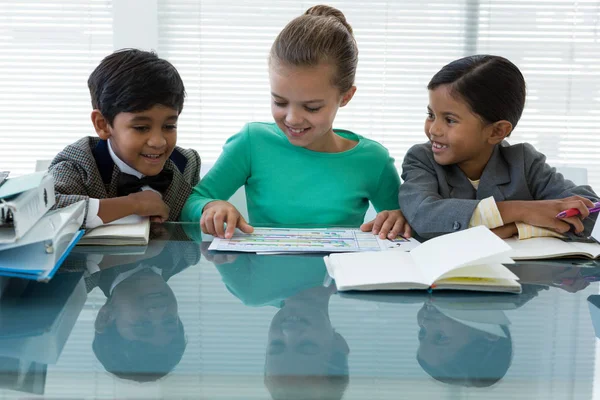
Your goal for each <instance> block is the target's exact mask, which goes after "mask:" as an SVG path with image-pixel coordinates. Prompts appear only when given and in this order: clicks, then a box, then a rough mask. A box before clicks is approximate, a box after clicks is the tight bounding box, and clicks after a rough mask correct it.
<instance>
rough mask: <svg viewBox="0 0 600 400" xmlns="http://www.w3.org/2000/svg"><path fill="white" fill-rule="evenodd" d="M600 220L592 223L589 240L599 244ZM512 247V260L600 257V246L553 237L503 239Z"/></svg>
mask: <svg viewBox="0 0 600 400" xmlns="http://www.w3.org/2000/svg"><path fill="white" fill-rule="evenodd" d="M598 221H600V218H598V219H597V220H596V222H595V223H594V229H593V230H592V234H591V238H592V239H593V240H596V242H600V222H598ZM505 242H506V243H508V244H509V245H510V247H512V252H511V253H510V257H511V258H512V259H513V260H543V259H546V258H561V257H584V258H590V259H596V258H599V257H600V244H598V243H587V242H568V241H564V240H562V239H558V238H553V237H536V238H531V239H524V240H518V239H517V238H516V237H512V238H509V239H505Z"/></svg>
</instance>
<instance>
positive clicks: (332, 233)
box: [208, 228, 419, 254]
mask: <svg viewBox="0 0 600 400" xmlns="http://www.w3.org/2000/svg"><path fill="white" fill-rule="evenodd" d="M418 245H419V242H418V241H416V240H415V239H405V238H403V237H401V236H399V237H397V238H396V239H394V240H387V239H380V238H379V237H378V236H377V235H373V234H372V233H371V232H362V231H360V230H358V229H345V228H323V229H321V228H319V229H295V228H294V229H291V228H290V229H288V228H255V229H254V232H253V233H250V234H246V233H242V232H240V231H238V230H236V232H235V234H234V235H233V237H232V238H231V239H220V238H215V239H214V240H213V241H212V243H211V244H210V247H209V248H208V249H209V250H217V251H238V252H247V253H262V254H264V253H269V254H274V253H334V252H358V251H381V250H388V249H400V250H404V251H409V250H410V249H412V248H414V247H416V246H418Z"/></svg>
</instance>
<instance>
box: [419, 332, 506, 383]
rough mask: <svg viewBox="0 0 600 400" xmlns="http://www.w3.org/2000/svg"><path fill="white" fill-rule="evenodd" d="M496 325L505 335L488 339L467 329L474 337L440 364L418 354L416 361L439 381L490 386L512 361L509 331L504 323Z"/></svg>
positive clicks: (504, 373) (501, 376)
mask: <svg viewBox="0 0 600 400" xmlns="http://www.w3.org/2000/svg"><path fill="white" fill-rule="evenodd" d="M500 327H501V329H502V331H503V332H504V333H505V335H506V337H501V338H498V340H496V341H489V340H487V339H485V338H484V334H482V333H480V332H479V331H477V330H475V329H473V328H469V329H470V330H471V331H472V332H473V334H474V335H476V339H475V340H473V341H471V342H470V343H469V344H467V345H466V347H464V348H463V349H461V350H460V351H458V353H457V354H456V355H455V356H454V357H453V358H452V359H450V360H448V361H447V362H446V363H444V364H442V365H437V366H432V365H430V364H428V363H427V362H425V360H423V359H422V358H421V357H420V356H419V354H418V353H417V361H418V362H419V365H421V368H423V370H424V371H425V372H427V373H428V374H429V375H430V376H431V377H432V378H434V379H436V380H438V381H440V382H443V383H447V384H451V385H458V386H467V387H487V386H491V385H493V384H495V383H496V382H498V381H500V380H501V379H502V378H503V377H504V375H506V372H507V371H508V368H509V367H510V364H511V361H512V353H513V352H512V337H511V335H510V331H509V330H508V327H507V326H506V325H501V326H500ZM477 336H478V337H477Z"/></svg>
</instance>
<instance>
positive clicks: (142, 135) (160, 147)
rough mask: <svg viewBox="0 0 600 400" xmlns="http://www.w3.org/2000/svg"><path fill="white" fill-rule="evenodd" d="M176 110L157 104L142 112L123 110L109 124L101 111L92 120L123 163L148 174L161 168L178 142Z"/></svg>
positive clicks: (95, 113) (95, 112) (159, 170)
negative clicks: (108, 140)
mask: <svg viewBox="0 0 600 400" xmlns="http://www.w3.org/2000/svg"><path fill="white" fill-rule="evenodd" d="M178 116H179V114H178V112H177V110H175V109H172V108H169V107H165V106H162V105H155V106H153V107H152V108H150V109H148V110H145V111H140V112H131V113H129V112H121V113H119V114H117V115H116V116H115V119H114V121H113V123H112V125H110V124H108V123H107V122H106V120H105V119H104V117H103V116H102V114H101V113H100V112H99V111H98V110H94V111H93V112H92V122H93V123H94V127H95V128H96V133H97V134H98V136H99V137H100V138H101V139H104V140H107V139H109V138H110V143H111V148H112V150H113V151H114V152H115V154H116V155H117V157H119V158H120V159H121V160H122V161H123V162H125V163H126V164H127V165H129V166H130V167H131V168H133V169H135V170H136V171H138V172H140V173H142V174H143V175H146V176H154V175H157V174H158V173H160V172H161V171H162V169H163V168H164V166H165V162H166V161H167V159H168V158H169V157H170V156H171V153H172V152H173V149H174V148H175V144H176V143H177V118H178Z"/></svg>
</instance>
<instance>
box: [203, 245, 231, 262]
mask: <svg viewBox="0 0 600 400" xmlns="http://www.w3.org/2000/svg"><path fill="white" fill-rule="evenodd" d="M209 246H210V242H202V244H201V245H200V252H201V253H202V255H203V256H204V258H205V259H206V260H207V261H210V262H211V263H213V264H215V265H222V264H231V263H232V262H234V261H235V260H236V258H237V257H238V255H237V254H235V253H223V252H222V251H210V250H208V247H209Z"/></svg>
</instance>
